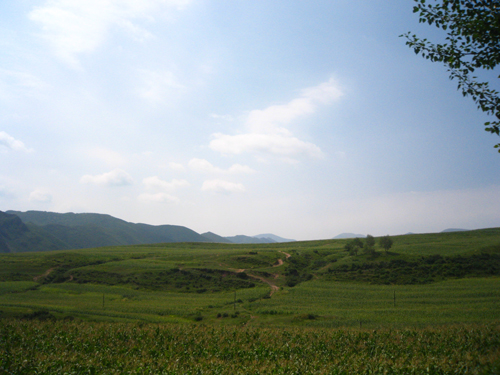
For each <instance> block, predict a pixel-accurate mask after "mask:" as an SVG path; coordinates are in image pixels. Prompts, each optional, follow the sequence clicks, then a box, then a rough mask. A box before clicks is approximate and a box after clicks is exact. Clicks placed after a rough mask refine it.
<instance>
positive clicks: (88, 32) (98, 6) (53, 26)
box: [29, 0, 191, 67]
mask: <svg viewBox="0 0 500 375" xmlns="http://www.w3.org/2000/svg"><path fill="white" fill-rule="evenodd" d="M190 2H191V0H166V1H165V0H46V1H45V2H44V5H42V6H40V7H36V8H35V9H33V11H32V12H31V13H30V14H29V18H30V19H31V20H32V21H34V22H36V23H38V24H39V25H40V27H41V29H42V36H43V37H44V38H45V39H46V40H47V41H48V42H49V43H50V44H51V45H52V47H53V48H54V50H55V53H56V54H57V55H58V56H59V57H60V58H61V59H63V60H65V61H66V62H67V63H69V64H70V65H73V66H74V67H78V66H79V62H78V59H77V55H78V54H81V53H89V52H93V51H94V50H95V49H96V48H97V47H98V46H99V45H101V44H102V43H103V42H104V41H105V40H106V38H107V36H108V33H109V31H110V29H111V28H112V27H114V26H118V27H121V28H122V29H125V30H126V31H127V32H131V33H132V34H133V36H134V37H135V38H136V39H138V40H141V39H144V38H147V37H148V36H149V35H150V34H149V32H148V31H147V30H145V29H143V28H142V27H140V26H139V25H137V23H135V22H134V21H136V20H137V19H139V18H145V19H148V20H152V19H153V16H154V15H157V14H158V12H159V11H160V10H162V9H163V8H164V7H168V8H175V9H177V10H180V9H181V8H182V7H184V6H185V5H188V4H189V3H190Z"/></svg>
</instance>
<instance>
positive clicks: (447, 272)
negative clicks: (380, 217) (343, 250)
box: [328, 253, 500, 284]
mask: <svg viewBox="0 0 500 375" xmlns="http://www.w3.org/2000/svg"><path fill="white" fill-rule="evenodd" d="M498 275H500V254H499V253H492V254H490V253H481V254H474V255H470V256H441V255H429V256H423V257H420V258H418V259H416V260H403V259H392V260H390V261H382V262H367V263H361V264H356V263H353V264H351V265H341V266H339V267H337V268H330V269H329V270H328V278H329V279H330V280H337V281H363V282H369V283H372V284H427V283H431V282H436V281H441V280H445V279H450V278H451V279H452V278H465V277H487V276H498Z"/></svg>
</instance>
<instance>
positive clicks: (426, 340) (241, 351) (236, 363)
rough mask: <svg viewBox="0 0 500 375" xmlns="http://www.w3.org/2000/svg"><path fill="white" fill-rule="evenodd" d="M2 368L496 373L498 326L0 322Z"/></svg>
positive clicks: (21, 370)
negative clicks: (264, 326)
mask: <svg viewBox="0 0 500 375" xmlns="http://www.w3.org/2000/svg"><path fill="white" fill-rule="evenodd" d="M0 353H2V355H1V356H0V373H8V374H55V373H58V374H63V373H64V374H353V373H356V374H496V373H498V372H499V371H500V327H499V326H497V325H480V326H471V325H466V326H448V327H440V328H432V329H429V328H428V329H402V330H376V331H375V330H362V329H361V330H360V329H356V330H355V329H350V330H346V329H338V330H318V329H304V328H295V329H293V328H287V329H276V328H272V329H254V328H236V327H233V328H231V327H213V326H212V327H207V326H193V325H157V324H117V323H114V324H109V323H88V322H62V321H59V322H55V323H46V322H38V321H4V322H3V323H1V324H0Z"/></svg>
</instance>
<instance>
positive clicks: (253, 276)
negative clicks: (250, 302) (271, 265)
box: [248, 274, 280, 297]
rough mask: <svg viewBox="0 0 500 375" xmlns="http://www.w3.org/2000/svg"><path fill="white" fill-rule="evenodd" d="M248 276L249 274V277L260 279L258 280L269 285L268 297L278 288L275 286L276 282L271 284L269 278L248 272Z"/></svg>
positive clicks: (278, 288)
mask: <svg viewBox="0 0 500 375" xmlns="http://www.w3.org/2000/svg"><path fill="white" fill-rule="evenodd" d="M248 276H250V277H251V278H254V279H257V280H260V281H262V282H264V283H266V284H267V285H269V286H270V287H271V293H270V294H269V297H271V296H272V295H273V294H274V293H275V292H277V291H278V290H280V287H279V286H277V285H276V284H273V283H272V282H270V281H269V280H266V279H264V278H263V277H262V276H257V275H250V274H248Z"/></svg>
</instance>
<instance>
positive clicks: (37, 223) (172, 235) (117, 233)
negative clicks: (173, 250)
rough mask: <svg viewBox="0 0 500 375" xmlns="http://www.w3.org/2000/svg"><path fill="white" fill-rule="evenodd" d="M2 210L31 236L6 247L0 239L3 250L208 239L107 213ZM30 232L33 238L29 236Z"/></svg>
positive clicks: (8, 227) (6, 230)
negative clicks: (27, 228)
mask: <svg viewBox="0 0 500 375" xmlns="http://www.w3.org/2000/svg"><path fill="white" fill-rule="evenodd" d="M2 214H4V215H10V217H12V216H13V215H15V216H16V217H18V218H19V219H20V220H18V221H16V222H17V225H24V224H26V225H29V228H30V230H28V231H27V232H31V233H27V234H25V235H24V237H28V238H30V239H31V240H27V241H24V242H23V243H22V245H23V246H18V245H14V244H9V247H6V246H5V245H4V244H3V242H2V241H1V240H0V249H4V250H8V251H4V252H20V251H40V250H56V249H85V248H92V247H103V246H120V245H122V246H126V245H137V244H148V243H168V242H208V241H209V239H207V238H206V237H203V236H201V235H200V234H198V233H196V232H195V231H193V230H191V229H189V228H186V227H182V226H178V225H159V226H154V225H147V224H134V223H129V222H126V221H124V220H121V219H117V218H114V217H112V216H110V215H102V214H92V213H82V214H75V213H66V214H59V213H54V212H43V211H27V212H20V211H7V213H2ZM23 223H24V224H23ZM25 227H26V226H25ZM25 227H23V228H25ZM0 228H3V229H1V230H3V231H4V233H5V234H6V235H7V233H10V231H13V235H14V236H18V235H17V234H15V233H17V232H16V231H19V230H20V229H16V228H14V226H13V225H12V224H10V225H6V223H5V222H0ZM34 235H35V236H36V240H35V239H32V237H33V236H34ZM7 236H8V235H7ZM24 237H23V238H24Z"/></svg>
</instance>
